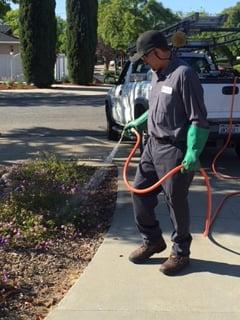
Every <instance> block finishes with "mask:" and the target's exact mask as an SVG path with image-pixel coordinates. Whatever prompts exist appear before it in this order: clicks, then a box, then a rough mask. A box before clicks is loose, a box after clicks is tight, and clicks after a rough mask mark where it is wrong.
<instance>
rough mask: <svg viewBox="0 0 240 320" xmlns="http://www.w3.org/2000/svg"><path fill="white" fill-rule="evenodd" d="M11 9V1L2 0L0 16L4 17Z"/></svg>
mask: <svg viewBox="0 0 240 320" xmlns="http://www.w3.org/2000/svg"><path fill="white" fill-rule="evenodd" d="M10 9H11V7H10V4H9V1H6V0H0V18H1V19H2V18H3V17H4V16H5V14H6V12H7V11H9V10H10Z"/></svg>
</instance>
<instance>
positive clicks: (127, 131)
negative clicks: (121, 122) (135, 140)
mask: <svg viewBox="0 0 240 320" xmlns="http://www.w3.org/2000/svg"><path fill="white" fill-rule="evenodd" d="M147 118H148V110H147V111H145V112H144V113H143V114H142V115H141V116H140V117H138V118H137V119H134V120H133V121H130V122H129V123H128V124H126V126H125V127H124V135H125V136H126V137H128V138H130V137H131V136H132V133H131V129H133V128H134V129H136V130H137V131H139V132H141V131H143V130H146V129H147Z"/></svg>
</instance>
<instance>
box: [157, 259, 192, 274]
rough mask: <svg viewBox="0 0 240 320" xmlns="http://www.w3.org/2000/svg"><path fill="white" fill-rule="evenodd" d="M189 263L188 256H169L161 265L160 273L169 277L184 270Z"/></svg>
mask: <svg viewBox="0 0 240 320" xmlns="http://www.w3.org/2000/svg"><path fill="white" fill-rule="evenodd" d="M189 262H190V259H189V256H186V257H181V256H174V255H172V254H171V255H170V257H169V258H168V259H167V260H166V261H165V262H164V263H163V264H162V265H161V267H160V269H159V270H160V271H161V272H163V273H164V274H166V275H168V276H171V275H174V274H176V273H178V271H180V270H182V269H183V268H185V267H186V266H187V265H188V264H189Z"/></svg>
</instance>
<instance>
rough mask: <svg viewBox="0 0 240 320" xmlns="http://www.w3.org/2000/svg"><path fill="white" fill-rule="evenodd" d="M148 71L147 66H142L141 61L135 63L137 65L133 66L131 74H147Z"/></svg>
mask: <svg viewBox="0 0 240 320" xmlns="http://www.w3.org/2000/svg"><path fill="white" fill-rule="evenodd" d="M149 70H150V67H149V65H147V64H144V63H143V62H142V61H137V63H135V64H134V65H133V71H132V73H148V71H149Z"/></svg>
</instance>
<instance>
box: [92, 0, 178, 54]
mask: <svg viewBox="0 0 240 320" xmlns="http://www.w3.org/2000/svg"><path fill="white" fill-rule="evenodd" d="M178 20H179V17H178V16H177V15H175V14H173V13H172V12H171V11H170V10H169V9H166V8H164V7H163V6H162V4H161V3H158V2H157V1H156V0H105V1H104V0H102V1H100V5H99V20H98V21H99V28H98V32H99V35H100V37H101V38H102V40H103V42H104V43H105V44H107V45H109V46H111V47H112V48H113V49H121V50H123V51H126V50H127V48H128V47H129V45H130V44H131V43H133V42H135V41H136V39H137V37H138V35H139V34H140V33H142V32H144V31H146V30H149V29H162V28H164V27H166V26H168V25H170V24H173V23H175V22H177V21H178Z"/></svg>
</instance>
